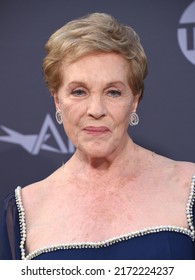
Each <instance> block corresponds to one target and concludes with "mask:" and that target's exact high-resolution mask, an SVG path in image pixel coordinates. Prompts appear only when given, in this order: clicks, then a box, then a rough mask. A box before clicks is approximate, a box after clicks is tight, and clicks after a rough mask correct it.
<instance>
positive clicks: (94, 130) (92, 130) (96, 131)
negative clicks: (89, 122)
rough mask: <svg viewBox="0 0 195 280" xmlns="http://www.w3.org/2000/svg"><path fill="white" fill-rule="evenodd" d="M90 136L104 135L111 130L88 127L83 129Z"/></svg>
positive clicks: (100, 127)
mask: <svg viewBox="0 0 195 280" xmlns="http://www.w3.org/2000/svg"><path fill="white" fill-rule="evenodd" d="M83 131H85V132H86V133H88V134H94V135H102V134H105V133H107V132H109V131H110V130H109V128H108V127H106V126H87V127H85V128H84V129H83Z"/></svg>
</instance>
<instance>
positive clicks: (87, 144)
mask: <svg viewBox="0 0 195 280" xmlns="http://www.w3.org/2000/svg"><path fill="white" fill-rule="evenodd" d="M128 72H129V65H128V63H127V61H126V60H125V59H124V58H123V57H122V56H120V55H118V54H115V53H109V54H105V53H102V54H93V55H87V56H85V57H82V58H80V59H78V60H77V61H76V62H74V63H72V64H70V65H68V66H67V65H64V66H63V67H62V75H63V83H62V86H61V87H60V89H59V90H58V92H57V93H54V100H55V104H56V109H59V110H60V112H61V114H62V120H63V125H64V129H65V131H66V134H67V136H68V137H69V138H70V140H71V141H72V143H73V144H74V145H75V147H76V148H77V150H79V151H81V152H82V153H84V154H85V155H86V156H89V157H92V158H100V157H109V156H111V155H112V154H113V153H117V152H120V151H121V149H123V147H124V146H125V144H126V143H127V140H128V138H129V137H128V133H127V128H128V123H129V118H130V114H131V112H133V111H135V110H136V107H137V104H138V96H136V97H134V96H133V94H132V90H131V88H130V87H129V84H128Z"/></svg>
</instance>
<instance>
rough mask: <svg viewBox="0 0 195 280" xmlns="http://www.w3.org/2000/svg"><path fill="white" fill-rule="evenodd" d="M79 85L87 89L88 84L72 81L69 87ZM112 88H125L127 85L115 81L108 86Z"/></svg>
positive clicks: (107, 85)
mask: <svg viewBox="0 0 195 280" xmlns="http://www.w3.org/2000/svg"><path fill="white" fill-rule="evenodd" d="M77 85H79V86H83V87H86V83H85V82H82V81H72V82H70V83H69V84H68V85H67V86H68V87H71V86H77ZM112 86H123V87H124V86H125V84H124V83H123V82H121V81H113V82H109V83H107V84H106V87H112Z"/></svg>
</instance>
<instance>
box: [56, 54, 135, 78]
mask: <svg viewBox="0 0 195 280" xmlns="http://www.w3.org/2000/svg"><path fill="white" fill-rule="evenodd" d="M129 70H130V67H129V64H128V62H127V60H126V59H125V58H123V57H122V55H119V54H116V53H100V54H90V55H85V56H83V57H81V58H79V59H77V60H76V61H75V62H73V63H70V64H68V65H67V64H65V63H64V64H63V66H62V76H63V81H64V82H71V81H72V80H75V79H76V80H82V81H83V80H87V81H90V80H91V79H92V80H94V79H95V80H97V79H101V80H102V81H103V80H105V81H107V80H121V81H126V80H127V78H128V76H129Z"/></svg>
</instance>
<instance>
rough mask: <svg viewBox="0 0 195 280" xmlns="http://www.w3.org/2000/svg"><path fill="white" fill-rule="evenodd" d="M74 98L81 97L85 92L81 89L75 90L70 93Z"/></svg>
mask: <svg viewBox="0 0 195 280" xmlns="http://www.w3.org/2000/svg"><path fill="white" fill-rule="evenodd" d="M71 94H72V95H74V96H83V95H85V91H84V90H83V89H75V90H73V91H72V92H71Z"/></svg>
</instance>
